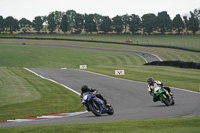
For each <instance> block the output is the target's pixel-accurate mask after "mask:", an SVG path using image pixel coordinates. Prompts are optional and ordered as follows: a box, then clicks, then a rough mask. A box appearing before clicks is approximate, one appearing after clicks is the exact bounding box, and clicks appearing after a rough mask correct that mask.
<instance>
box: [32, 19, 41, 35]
mask: <svg viewBox="0 0 200 133" xmlns="http://www.w3.org/2000/svg"><path fill="white" fill-rule="evenodd" d="M32 24H33V27H34V30H36V31H37V32H40V30H41V29H42V28H43V20H42V17H41V16H37V17H35V18H34V20H33V23H32Z"/></svg>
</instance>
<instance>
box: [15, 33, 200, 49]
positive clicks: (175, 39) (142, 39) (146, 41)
mask: <svg viewBox="0 0 200 133" xmlns="http://www.w3.org/2000/svg"><path fill="white" fill-rule="evenodd" d="M15 37H29V38H59V39H75V40H88V41H106V42H118V43H125V41H126V40H132V43H133V44H139V45H147V46H148V45H155V46H158V45H159V46H170V47H178V48H186V49H192V50H200V37H199V36H148V35H146V36H130V35H127V36H126V35H124V36H117V35H112V36H110V35H108V36H106V35H58V36H46V35H31V36H23V35H22V36H21V35H15ZM130 44H131V43H130Z"/></svg>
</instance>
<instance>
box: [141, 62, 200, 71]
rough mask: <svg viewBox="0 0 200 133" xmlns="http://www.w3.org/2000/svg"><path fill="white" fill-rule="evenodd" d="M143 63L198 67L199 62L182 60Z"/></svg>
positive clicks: (199, 67) (199, 65)
mask: <svg viewBox="0 0 200 133" xmlns="http://www.w3.org/2000/svg"><path fill="white" fill-rule="evenodd" d="M144 65H156V66H173V67H180V68H192V69H200V63H195V62H184V61H153V62H150V63H146V64H144Z"/></svg>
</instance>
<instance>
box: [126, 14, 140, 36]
mask: <svg viewBox="0 0 200 133" xmlns="http://www.w3.org/2000/svg"><path fill="white" fill-rule="evenodd" d="M129 19H130V20H129V23H128V24H129V30H130V32H131V33H132V34H135V32H137V31H138V30H140V28H141V20H140V17H139V16H138V15H135V14H132V15H131V16H129Z"/></svg>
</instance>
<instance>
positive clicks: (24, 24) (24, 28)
mask: <svg viewBox="0 0 200 133" xmlns="http://www.w3.org/2000/svg"><path fill="white" fill-rule="evenodd" d="M31 25H32V23H31V21H29V20H27V19H25V18H22V19H21V20H19V26H20V28H21V29H22V31H23V32H24V33H26V31H28V30H30V28H31Z"/></svg>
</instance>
